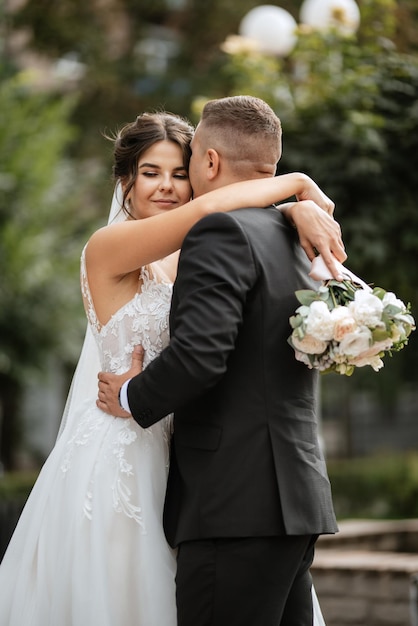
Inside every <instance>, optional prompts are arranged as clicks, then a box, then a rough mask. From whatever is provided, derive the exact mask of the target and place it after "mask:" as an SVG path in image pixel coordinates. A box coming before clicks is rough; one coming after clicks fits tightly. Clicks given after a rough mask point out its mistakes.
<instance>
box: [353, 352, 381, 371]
mask: <svg viewBox="0 0 418 626" xmlns="http://www.w3.org/2000/svg"><path fill="white" fill-rule="evenodd" d="M350 365H354V366H355V367H365V366H366V365H370V366H371V367H372V368H373V369H374V371H375V372H378V371H379V370H380V369H381V368H382V367H383V361H382V359H381V358H380V357H379V356H377V355H376V356H369V357H363V356H358V357H356V358H355V359H350Z"/></svg>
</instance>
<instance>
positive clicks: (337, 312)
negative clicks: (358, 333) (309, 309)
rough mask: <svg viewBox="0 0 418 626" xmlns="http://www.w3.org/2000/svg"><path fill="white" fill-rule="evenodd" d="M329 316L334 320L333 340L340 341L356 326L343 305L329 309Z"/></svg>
mask: <svg viewBox="0 0 418 626" xmlns="http://www.w3.org/2000/svg"><path fill="white" fill-rule="evenodd" d="M331 318H332V320H333V322H334V334H333V339H335V341H341V339H342V338H343V337H345V335H347V334H348V333H352V332H353V331H354V330H355V328H356V321H355V319H354V317H353V316H352V315H351V313H350V311H349V309H347V307H345V306H337V307H335V309H333V310H332V311H331Z"/></svg>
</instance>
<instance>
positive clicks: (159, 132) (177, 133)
mask: <svg viewBox="0 0 418 626" xmlns="http://www.w3.org/2000/svg"><path fill="white" fill-rule="evenodd" d="M193 133H194V128H193V126H192V125H191V124H190V123H189V122H188V121H187V120H185V119H183V118H182V117H180V116H178V115H174V114H173V113H167V112H158V113H142V114H141V115H138V117H137V118H136V120H135V121H134V122H131V123H129V124H126V125H125V126H123V127H122V128H121V129H120V130H119V131H118V132H117V134H116V136H115V137H108V139H111V140H112V141H113V142H114V152H113V157H114V160H113V176H114V178H115V180H116V182H118V181H120V182H121V183H122V186H123V198H122V210H123V211H124V213H125V214H126V215H127V216H129V217H133V216H132V215H131V213H130V212H129V208H128V203H127V197H128V194H129V192H130V190H131V189H132V187H133V185H134V184H135V180H136V177H137V175H138V161H139V159H140V158H141V156H142V154H143V153H144V152H145V151H146V150H148V148H150V147H151V146H152V145H153V144H154V143H156V142H158V141H163V140H168V141H172V142H174V143H176V144H177V145H179V146H180V148H181V150H182V153H183V164H184V167H185V168H186V170H188V169H189V161H190V155H191V150H190V142H191V140H192V137H193Z"/></svg>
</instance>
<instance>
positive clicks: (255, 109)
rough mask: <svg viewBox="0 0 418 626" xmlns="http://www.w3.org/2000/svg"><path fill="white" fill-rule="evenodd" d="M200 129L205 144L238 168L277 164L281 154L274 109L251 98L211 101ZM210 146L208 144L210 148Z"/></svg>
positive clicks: (280, 134) (204, 110)
mask: <svg viewBox="0 0 418 626" xmlns="http://www.w3.org/2000/svg"><path fill="white" fill-rule="evenodd" d="M199 127H200V128H201V129H202V130H203V131H204V133H205V137H206V142H207V145H206V147H212V148H214V149H215V150H217V151H218V152H219V153H220V154H222V155H223V156H224V157H225V158H226V159H228V161H229V162H230V163H235V164H236V168H237V169H238V168H240V163H251V164H253V166H257V164H258V163H262V162H265V163H269V164H272V165H276V164H277V162H278V161H279V159H280V157H281V153H282V126H281V122H280V119H279V118H278V116H277V115H276V113H275V112H274V111H273V109H272V108H271V107H270V106H269V105H268V104H267V102H264V100H261V99H260V98H255V97H253V96H231V97H227V98H219V99H217V100H210V101H209V102H207V103H206V105H205V106H204V108H203V111H202V116H201V119H200V124H199ZM209 143H210V145H209Z"/></svg>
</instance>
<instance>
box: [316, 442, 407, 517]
mask: <svg viewBox="0 0 418 626" xmlns="http://www.w3.org/2000/svg"><path fill="white" fill-rule="evenodd" d="M328 472H329V476H330V480H331V485H332V491H333V497H334V504H335V510H336V514H337V517H338V519H343V518H368V519H370V518H372V519H404V518H414V517H418V456H416V455H411V454H404V455H392V454H391V455H384V454H382V455H379V456H373V457H365V458H361V459H350V460H344V461H329V462H328Z"/></svg>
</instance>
